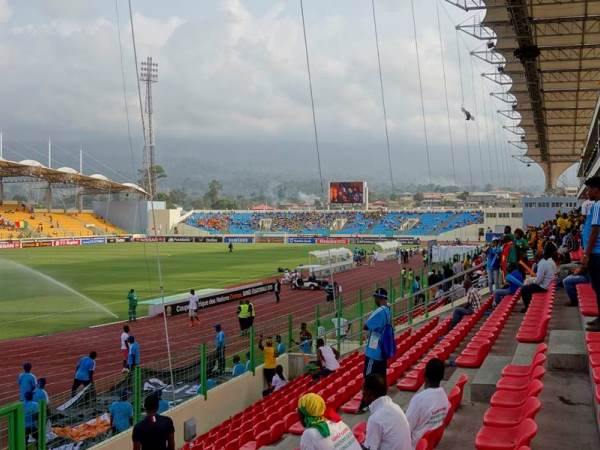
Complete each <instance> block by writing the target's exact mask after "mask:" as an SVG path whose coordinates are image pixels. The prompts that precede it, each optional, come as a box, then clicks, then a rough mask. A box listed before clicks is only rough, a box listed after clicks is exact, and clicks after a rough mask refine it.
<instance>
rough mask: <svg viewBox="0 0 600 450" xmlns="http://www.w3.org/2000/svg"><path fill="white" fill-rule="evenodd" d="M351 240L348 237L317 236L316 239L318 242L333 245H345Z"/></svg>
mask: <svg viewBox="0 0 600 450" xmlns="http://www.w3.org/2000/svg"><path fill="white" fill-rule="evenodd" d="M348 242H349V239H348V238H332V237H329V238H316V239H315V243H316V244H333V245H338V244H341V245H344V244H347V243H348Z"/></svg>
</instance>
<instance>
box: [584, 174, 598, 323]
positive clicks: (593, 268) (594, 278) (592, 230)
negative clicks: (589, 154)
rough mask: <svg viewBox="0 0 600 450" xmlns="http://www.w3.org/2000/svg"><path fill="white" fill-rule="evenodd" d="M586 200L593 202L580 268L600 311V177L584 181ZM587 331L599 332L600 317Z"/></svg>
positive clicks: (588, 218)
mask: <svg viewBox="0 0 600 450" xmlns="http://www.w3.org/2000/svg"><path fill="white" fill-rule="evenodd" d="M585 185H586V186H587V192H588V198H589V199H590V200H592V201H593V202H594V204H593V205H592V207H591V209H590V211H589V213H588V215H587V216H586V217H585V223H584V225H583V250H584V254H583V258H582V259H581V266H582V268H583V269H584V270H587V273H588V276H589V278H590V284H591V285H592V289H593V290H594V293H595V294H596V303H597V304H598V310H599V311H600V238H599V237H598V235H599V234H600V177H599V176H595V177H591V178H588V179H587V180H586V181H585ZM586 330H587V331H591V332H600V317H596V319H594V320H592V321H591V322H588V324H587V327H586Z"/></svg>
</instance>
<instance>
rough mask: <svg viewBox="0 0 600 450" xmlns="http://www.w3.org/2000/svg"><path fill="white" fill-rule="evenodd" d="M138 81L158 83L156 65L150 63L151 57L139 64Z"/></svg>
mask: <svg viewBox="0 0 600 450" xmlns="http://www.w3.org/2000/svg"><path fill="white" fill-rule="evenodd" d="M140 80H141V81H150V82H152V83H156V82H157V81H158V63H155V62H153V61H152V57H148V58H147V59H146V60H145V61H142V62H141V67H140Z"/></svg>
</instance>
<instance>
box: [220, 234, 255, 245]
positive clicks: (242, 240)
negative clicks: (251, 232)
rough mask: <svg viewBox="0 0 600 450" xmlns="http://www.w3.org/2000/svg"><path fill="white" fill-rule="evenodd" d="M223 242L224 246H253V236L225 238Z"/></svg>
mask: <svg viewBox="0 0 600 450" xmlns="http://www.w3.org/2000/svg"><path fill="white" fill-rule="evenodd" d="M223 242H225V243H226V244H228V243H230V242H231V243H232V244H253V243H254V237H253V236H225V237H224V238H223Z"/></svg>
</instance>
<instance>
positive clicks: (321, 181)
mask: <svg viewBox="0 0 600 450" xmlns="http://www.w3.org/2000/svg"><path fill="white" fill-rule="evenodd" d="M300 16H301V17H302V34H303V36H304V54H305V55H306V72H307V75H308V91H309V93H310V106H311V108H312V120H313V130H314V134H315V150H316V152H317V165H318V167H319V181H320V183H321V196H323V195H324V194H325V188H324V186H323V171H322V168H321V152H320V149H319V134H318V132H317V116H316V113H315V99H314V95H313V83H312V75H311V71H310V57H309V54H308V39H307V38H306V21H305V19H304V1H303V0H300Z"/></svg>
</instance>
